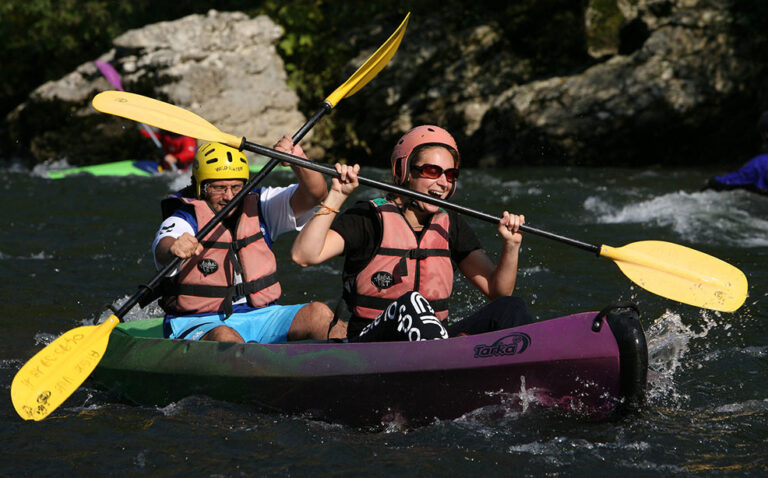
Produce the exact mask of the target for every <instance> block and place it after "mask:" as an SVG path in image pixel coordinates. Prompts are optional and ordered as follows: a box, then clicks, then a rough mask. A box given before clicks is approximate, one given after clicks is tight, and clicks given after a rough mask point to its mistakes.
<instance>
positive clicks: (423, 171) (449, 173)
mask: <svg viewBox="0 0 768 478" xmlns="http://www.w3.org/2000/svg"><path fill="white" fill-rule="evenodd" d="M411 169H412V170H414V171H418V172H419V176H421V177H424V178H427V179H437V178H439V177H440V176H441V175H442V174H443V173H445V179H447V180H448V182H449V183H453V182H456V180H457V179H459V170H458V168H451V169H443V168H441V167H440V166H438V165H436V164H422V165H421V166H411Z"/></svg>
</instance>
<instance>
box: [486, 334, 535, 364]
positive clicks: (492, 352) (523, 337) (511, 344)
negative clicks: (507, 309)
mask: <svg viewBox="0 0 768 478" xmlns="http://www.w3.org/2000/svg"><path fill="white" fill-rule="evenodd" d="M529 345H531V336H530V335H528V334H525V333H522V332H515V333H512V334H509V335H505V336H504V337H502V338H500V339H499V340H497V341H496V342H494V343H493V344H491V345H485V344H480V345H475V358H488V357H498V356H500V355H515V354H521V353H523V352H525V349H527V348H528V346H529Z"/></svg>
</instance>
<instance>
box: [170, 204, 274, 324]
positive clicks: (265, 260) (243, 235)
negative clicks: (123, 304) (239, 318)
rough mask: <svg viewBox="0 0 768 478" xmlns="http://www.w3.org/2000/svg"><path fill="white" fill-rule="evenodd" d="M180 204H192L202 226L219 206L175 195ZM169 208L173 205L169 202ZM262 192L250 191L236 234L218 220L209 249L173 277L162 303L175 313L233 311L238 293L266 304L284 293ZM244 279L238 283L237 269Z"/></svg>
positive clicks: (255, 304) (205, 240) (206, 240)
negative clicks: (264, 224)
mask: <svg viewBox="0 0 768 478" xmlns="http://www.w3.org/2000/svg"><path fill="white" fill-rule="evenodd" d="M166 201H173V202H176V203H178V204H179V205H181V204H182V202H180V201H183V203H186V204H191V205H192V206H194V209H195V216H196V218H197V223H198V227H200V228H202V227H203V226H204V225H205V224H207V223H208V222H210V220H211V219H213V216H214V212H213V210H212V209H211V207H210V206H209V205H208V203H206V202H205V201H202V200H199V199H190V198H185V197H181V198H169V199H167V200H166ZM163 206H164V207H163V210H164V211H170V210H171V209H174V210H175V208H172V207H169V204H168V203H166V204H164V205H163ZM258 210H259V195H258V194H249V195H248V196H246V197H245V199H244V200H243V205H242V211H241V213H240V217H239V218H238V220H237V225H236V227H235V231H236V232H235V239H234V240H233V238H232V233H231V232H230V230H229V229H228V228H227V227H225V226H224V225H223V224H218V225H217V226H216V227H215V228H214V229H213V230H212V231H211V232H210V233H209V234H208V235H206V236H205V237H204V238H203V240H202V241H200V242H201V244H202V245H203V247H204V250H203V253H202V254H200V255H198V256H193V257H191V258H189V259H188V260H187V261H186V262H184V264H183V265H182V267H181V270H180V271H179V273H178V274H177V275H175V276H173V277H170V278H167V279H166V281H165V283H164V284H163V286H162V290H163V298H162V300H161V301H160V305H161V306H162V307H163V310H165V311H166V312H167V313H169V314H173V315H187V314H199V313H216V312H224V313H226V314H227V315H230V314H231V313H232V299H233V298H234V297H240V296H245V297H246V301H247V303H248V304H249V305H250V306H251V307H264V306H266V305H269V304H271V303H272V302H274V301H276V300H277V299H278V298H279V297H280V293H281V289H280V283H279V282H278V280H277V276H276V272H277V261H276V260H275V255H274V254H273V253H272V250H271V249H270V248H269V246H268V245H267V242H266V240H265V239H264V234H263V233H262V231H261V226H260V223H259V214H258ZM235 272H239V273H240V274H241V276H242V279H243V282H242V283H239V284H236V285H235V284H233V278H234V273H235Z"/></svg>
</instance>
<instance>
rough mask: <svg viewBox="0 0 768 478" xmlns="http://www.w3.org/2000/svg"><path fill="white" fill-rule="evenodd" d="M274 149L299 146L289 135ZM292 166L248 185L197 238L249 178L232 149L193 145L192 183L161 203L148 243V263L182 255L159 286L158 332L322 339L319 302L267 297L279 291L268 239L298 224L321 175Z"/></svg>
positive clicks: (307, 214) (231, 338) (321, 183)
mask: <svg viewBox="0 0 768 478" xmlns="http://www.w3.org/2000/svg"><path fill="white" fill-rule="evenodd" d="M275 147H276V148H278V149H281V150H282V151H285V152H288V153H292V154H299V155H303V154H304V152H303V151H302V149H301V147H300V146H292V144H291V140H290V138H283V139H281V140H280V142H279V143H278V144H277V145H276V146H275ZM294 172H295V173H296V176H297V178H298V183H297V184H292V185H290V186H287V187H262V188H256V189H254V190H253V191H251V192H250V193H249V194H248V195H247V196H246V197H245V198H244V199H243V202H242V203H241V204H240V205H238V207H236V208H235V209H233V210H232V212H231V213H230V214H229V216H228V217H226V218H224V219H223V220H222V222H221V223H220V224H219V225H218V226H217V227H216V228H214V229H213V231H212V232H211V233H210V234H209V235H208V236H206V238H205V239H204V240H203V241H202V242H198V241H197V239H195V235H196V234H197V231H198V230H199V229H198V226H201V227H202V225H203V224H206V223H207V222H208V221H210V220H211V219H212V218H213V216H214V215H215V214H216V213H217V212H219V211H221V210H222V209H223V208H224V207H225V206H226V205H227V204H228V203H229V202H230V201H231V200H232V198H233V197H234V196H235V195H236V194H237V193H238V192H240V191H241V190H242V189H243V187H244V186H245V184H246V182H247V181H248V179H249V169H248V160H247V159H246V157H245V155H244V154H243V153H242V152H241V151H238V150H237V149H234V148H231V147H229V146H224V145H221V144H218V143H205V144H203V145H202V146H201V147H200V150H199V151H198V152H197V154H196V155H195V161H194V165H193V167H192V184H191V185H190V186H188V187H187V188H185V189H183V190H182V191H179V192H178V193H176V194H174V195H171V196H170V197H169V198H167V199H165V200H163V201H162V203H161V206H162V211H163V218H164V221H163V223H162V225H161V226H160V229H159V230H158V232H157V235H156V236H155V241H154V244H153V245H152V248H153V251H154V257H155V264H156V266H157V267H158V269H160V268H161V267H162V266H163V264H166V263H168V262H169V261H170V260H171V259H172V258H173V256H178V257H181V258H182V259H188V260H187V261H185V262H182V263H181V265H180V266H179V267H178V268H177V269H176V270H175V271H173V273H172V274H171V276H170V277H168V278H167V279H166V280H165V282H164V283H163V284H162V285H161V287H160V289H161V291H160V292H161V293H162V298H161V300H160V305H161V307H163V309H164V310H165V312H166V317H165V321H164V323H163V332H164V335H165V337H167V338H172V339H185V340H216V341H224V342H260V343H279V342H285V341H286V340H302V339H312V338H314V339H326V338H327V336H328V326H329V324H330V321H331V318H332V317H333V313H332V311H331V309H330V308H328V306H327V305H325V304H323V303H320V302H311V303H308V304H297V305H277V301H278V299H279V298H280V294H281V289H280V283H279V282H278V280H277V276H276V268H277V262H276V260H275V256H274V254H273V253H272V250H271V245H272V242H273V241H274V240H275V238H277V237H278V236H279V235H280V234H282V233H286V232H290V231H296V230H299V229H301V227H302V226H303V225H304V224H305V223H306V222H307V221H308V220H309V219H310V218H311V217H312V211H313V208H314V207H315V206H316V205H317V204H318V203H319V202H320V199H321V198H323V197H325V196H326V195H327V193H328V186H327V184H326V181H325V177H324V176H323V175H322V174H320V173H317V172H313V171H310V170H307V169H302V168H294ZM233 238H234V240H233Z"/></svg>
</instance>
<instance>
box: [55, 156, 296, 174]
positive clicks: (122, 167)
mask: <svg viewBox="0 0 768 478" xmlns="http://www.w3.org/2000/svg"><path fill="white" fill-rule="evenodd" d="M264 164H266V162H265V161H256V162H254V163H253V164H251V166H250V169H251V172H254V173H255V172H259V171H260V170H261V168H262V167H263V166H264ZM275 170H278V171H280V170H284V171H288V170H290V167H288V166H283V165H280V164H279V165H277V167H275ZM161 173H170V172H169V171H164V170H163V169H161V168H160V166H159V165H158V163H157V162H156V161H152V160H149V159H145V160H125V161H115V162H112V163H103V164H92V165H90V166H79V167H76V168H67V169H58V170H51V171H48V172H47V175H48V178H50V179H62V178H66V177H68V176H73V175H78V174H90V175H92V176H157V175H158V174H161Z"/></svg>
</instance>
